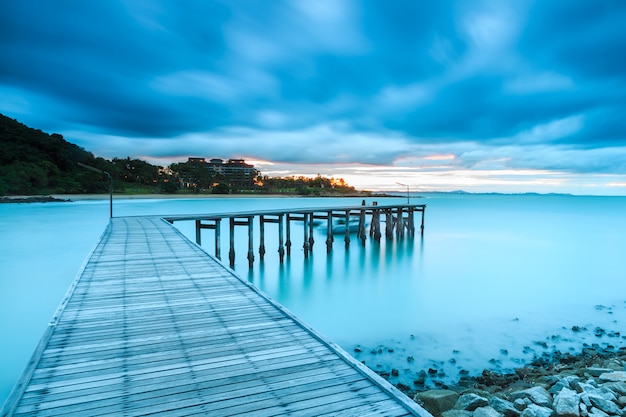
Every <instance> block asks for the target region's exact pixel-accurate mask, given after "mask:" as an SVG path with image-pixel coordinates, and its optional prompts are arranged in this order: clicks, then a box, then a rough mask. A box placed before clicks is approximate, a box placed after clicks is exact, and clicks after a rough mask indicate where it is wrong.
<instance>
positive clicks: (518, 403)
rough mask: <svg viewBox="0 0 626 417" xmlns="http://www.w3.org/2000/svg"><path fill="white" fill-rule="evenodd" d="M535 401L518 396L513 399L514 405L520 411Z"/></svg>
mask: <svg viewBox="0 0 626 417" xmlns="http://www.w3.org/2000/svg"><path fill="white" fill-rule="evenodd" d="M532 403H533V402H532V401H530V399H528V398H518V399H516V400H515V401H513V407H515V408H516V409H517V410H519V411H524V410H525V409H526V407H528V406H529V405H531V404H532Z"/></svg>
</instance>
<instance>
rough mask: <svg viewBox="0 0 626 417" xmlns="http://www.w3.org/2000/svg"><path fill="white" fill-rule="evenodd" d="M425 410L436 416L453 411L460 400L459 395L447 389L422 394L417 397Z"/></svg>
mask: <svg viewBox="0 0 626 417" xmlns="http://www.w3.org/2000/svg"><path fill="white" fill-rule="evenodd" d="M415 399H416V400H418V401H420V402H421V403H422V404H423V405H424V408H425V409H426V410H428V411H430V412H431V413H432V414H434V415H441V413H443V412H444V411H448V410H451V409H452V407H454V404H456V402H457V400H458V399H459V394H457V393H456V392H454V391H450V390H445V389H434V390H430V391H424V392H420V393H418V394H417V395H416V396H415Z"/></svg>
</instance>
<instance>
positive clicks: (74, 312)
mask: <svg viewBox="0 0 626 417" xmlns="http://www.w3.org/2000/svg"><path fill="white" fill-rule="evenodd" d="M72 414H76V415H89V416H101V415H120V416H122V415H123V416H135V415H147V414H162V415H173V416H182V415H188V416H191V415H210V416H242V415H246V416H250V415H254V416H275V415H298V416H305V415H307V416H322V415H333V416H339V415H341V416H357V415H358V416H378V415H380V416H409V415H420V416H422V417H428V416H430V415H429V414H428V413H427V412H426V411H424V410H423V409H422V408H420V407H419V406H418V405H417V404H415V403H414V402H413V401H411V400H409V399H408V398H406V397H405V396H404V395H403V394H401V393H400V392H399V391H398V390H397V389H395V388H394V387H393V386H391V385H390V384H389V383H387V382H386V381H384V380H383V379H381V378H380V377H378V376H377V375H376V374H374V373H373V372H371V371H370V370H369V369H367V368H366V367H365V366H363V365H362V364H360V363H359V362H357V361H356V360H354V359H353V358H352V357H350V356H349V355H348V354H346V353H345V352H343V351H342V350H341V349H340V348H339V347H337V346H336V345H334V344H333V343H331V342H329V341H327V340H325V339H324V338H323V337H322V336H320V335H319V334H318V333H316V332H315V330H313V329H311V328H309V327H308V326H306V325H305V324H303V323H302V322H301V321H299V320H298V319H297V318H296V317H294V316H293V315H292V314H291V313H289V312H288V311H286V310H285V309H284V308H283V307H281V306H280V305H278V304H276V303H274V302H273V301H271V300H269V299H268V298H267V297H265V296H264V295H263V294H262V293H260V292H259V291H258V290H257V289H256V288H255V287H253V286H252V285H250V284H248V283H247V282H245V281H244V280H242V279H240V278H239V277H238V276H236V275H235V274H234V273H233V272H232V271H230V270H229V269H228V268H227V267H225V266H223V265H222V264H221V263H220V262H219V261H217V260H216V259H214V258H213V257H211V256H210V255H208V254H207V253H206V252H205V251H203V249H202V248H200V247H198V246H197V245H195V244H193V243H192V242H190V241H189V240H187V239H186V238H185V237H184V236H183V235H182V234H181V233H180V232H178V231H177V230H176V229H175V228H174V227H173V226H171V225H170V224H168V223H167V222H166V221H164V220H162V219H160V218H157V217H132V218H131V217H122V218H113V219H111V222H110V224H109V226H108V227H107V229H106V231H105V232H104V234H103V236H102V238H101V240H100V242H99V243H98V245H97V246H96V247H95V248H94V250H93V252H92V253H91V254H90V257H89V258H88V260H87V261H86V263H85V264H84V266H83V268H82V269H81V271H80V273H79V275H78V277H77V279H76V280H75V282H74V283H73V285H72V287H71V288H70V290H69V291H68V294H67V296H66V298H65V300H63V302H62V304H61V306H60V307H59V309H58V311H57V313H56V314H55V316H54V318H53V319H52V321H51V322H50V324H49V326H48V328H47V330H46V332H45V334H44V336H43V338H42V340H41V342H40V344H39V346H38V347H37V349H36V351H35V353H34V354H33V357H32V359H31V361H30V362H29V363H28V365H27V368H26V370H25V372H24V374H23V376H22V377H21V379H20V380H19V381H18V382H17V384H16V386H15V388H14V390H13V391H12V393H11V395H10V397H9V399H8V400H7V402H6V403H5V405H4V408H3V410H2V416H12V415H15V416H22V415H24V416H25V415H38V416H59V415H72Z"/></svg>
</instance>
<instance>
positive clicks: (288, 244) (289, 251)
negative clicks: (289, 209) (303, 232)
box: [285, 213, 291, 256]
mask: <svg viewBox="0 0 626 417" xmlns="http://www.w3.org/2000/svg"><path fill="white" fill-rule="evenodd" d="M290 217H291V216H290V214H289V213H287V221H286V224H285V225H286V226H287V243H286V244H285V246H286V247H287V256H291V218H290Z"/></svg>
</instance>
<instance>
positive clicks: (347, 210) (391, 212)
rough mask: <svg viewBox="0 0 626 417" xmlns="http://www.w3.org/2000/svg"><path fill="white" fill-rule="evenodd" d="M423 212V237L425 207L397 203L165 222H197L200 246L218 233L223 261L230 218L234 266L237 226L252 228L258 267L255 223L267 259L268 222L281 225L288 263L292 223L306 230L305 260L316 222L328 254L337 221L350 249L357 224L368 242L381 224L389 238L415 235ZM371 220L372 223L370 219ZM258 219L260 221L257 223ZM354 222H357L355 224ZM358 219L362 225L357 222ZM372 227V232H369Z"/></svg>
mask: <svg viewBox="0 0 626 417" xmlns="http://www.w3.org/2000/svg"><path fill="white" fill-rule="evenodd" d="M416 212H417V213H421V223H420V234H422V235H423V234H424V214H425V212H426V205H425V204H396V205H385V206H378V205H367V206H366V205H362V206H350V207H326V208H312V209H293V210H268V211H254V212H243V213H237V214H233V213H212V214H202V215H186V216H168V217H166V218H165V219H166V220H167V221H168V222H170V223H174V222H177V221H195V225H196V243H197V244H198V245H201V244H202V230H203V229H211V230H214V231H215V233H214V237H215V243H214V248H215V257H217V258H218V259H221V258H222V254H221V248H220V245H221V233H222V227H221V223H222V220H224V219H228V225H229V242H230V246H229V247H230V249H229V252H228V259H229V263H230V266H231V267H234V265H235V227H236V226H243V227H246V228H247V229H248V252H247V259H248V265H249V266H250V267H252V265H253V264H254V224H255V223H256V222H258V224H259V235H260V236H259V251H258V253H259V257H260V258H261V259H263V258H264V257H265V253H266V247H265V225H266V224H267V223H275V224H278V230H277V232H278V256H279V259H280V262H281V263H282V262H283V261H284V258H285V255H287V256H290V255H291V246H292V241H291V237H292V233H291V231H292V230H291V223H292V222H301V223H302V226H303V227H302V230H303V235H304V239H303V242H304V243H303V250H304V257H305V258H307V257H308V256H309V254H310V253H311V250H312V249H313V245H314V243H315V240H314V238H313V230H314V226H315V222H316V220H319V221H322V222H325V225H324V228H325V230H326V241H325V243H326V251H327V252H329V253H330V251H331V250H332V246H333V242H334V240H335V238H334V236H335V234H336V233H335V230H333V227H334V226H333V225H334V220H336V219H337V220H340V221H341V222H343V225H344V226H343V228H344V229H345V230H344V231H343V233H342V234H343V240H344V243H345V246H346V248H348V247H349V246H350V242H351V235H352V233H353V231H352V230H351V229H350V227H348V226H349V225H350V224H355V226H356V227H355V229H356V230H355V231H354V232H355V234H356V238H357V239H358V240H360V241H361V243H363V244H364V243H365V240H366V239H367V236H368V234H369V236H370V237H371V238H372V239H375V240H376V241H380V239H381V237H382V232H381V222H384V223H385V237H386V238H387V239H393V238H394V235H395V236H396V237H398V238H400V237H403V236H404V235H410V236H413V235H414V234H415V213H416ZM368 218H369V222H368V220H367V219H368ZM255 219H256V220H255ZM353 219H354V220H355V222H354V223H353ZM357 219H358V223H357ZM368 224H369V233H368Z"/></svg>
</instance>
